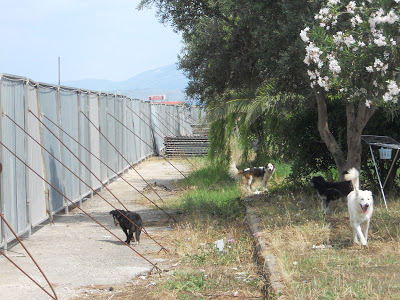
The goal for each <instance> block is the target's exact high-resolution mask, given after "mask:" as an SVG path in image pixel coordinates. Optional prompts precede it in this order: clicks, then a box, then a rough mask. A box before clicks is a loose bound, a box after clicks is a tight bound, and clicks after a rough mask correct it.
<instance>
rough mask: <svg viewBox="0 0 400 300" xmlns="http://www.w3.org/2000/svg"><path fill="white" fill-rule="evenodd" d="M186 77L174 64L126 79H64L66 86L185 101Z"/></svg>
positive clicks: (139, 96)
mask: <svg viewBox="0 0 400 300" xmlns="http://www.w3.org/2000/svg"><path fill="white" fill-rule="evenodd" d="M187 83H188V79H187V78H186V77H185V75H183V73H182V71H181V70H178V69H177V67H176V65H175V64H171V65H167V66H164V67H160V68H158V69H154V70H149V71H145V72H142V73H139V74H137V75H135V76H133V77H131V78H129V79H127V80H123V81H111V80H104V79H85V80H76V81H66V82H62V83H61V84H62V85H64V86H68V87H74V88H80V89H86V90H92V91H97V92H107V93H119V94H122V95H126V96H129V97H132V98H139V99H142V100H148V97H149V96H152V95H166V99H167V100H169V101H185V100H186V99H185V94H184V89H185V88H186V85H187Z"/></svg>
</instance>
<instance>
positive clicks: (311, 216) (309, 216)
mask: <svg viewBox="0 0 400 300" xmlns="http://www.w3.org/2000/svg"><path fill="white" fill-rule="evenodd" d="M279 181H283V180H282V179H280V180H279ZM374 196H375V209H374V214H373V217H372V221H371V227H370V231H369V238H368V246H367V247H363V246H359V245H354V244H353V242H352V232H351V228H350V223H349V217H348V211H347V205H346V204H345V203H344V201H343V202H342V201H336V202H334V203H332V204H333V205H332V206H331V209H330V212H328V214H327V215H326V216H325V215H323V214H322V213H321V211H320V202H319V200H317V197H316V195H315V191H313V190H311V189H310V190H308V189H303V190H302V191H299V190H298V189H296V190H295V189H290V188H287V187H285V186H283V185H281V186H279V187H276V188H274V189H273V190H272V191H271V193H270V194H269V195H266V196H265V197H264V198H263V199H262V200H261V201H259V202H258V203H255V204H254V205H256V206H257V208H258V211H259V214H260V216H261V219H262V223H263V226H264V228H265V230H264V231H263V233H262V235H263V237H264V239H265V241H266V244H267V248H268V251H269V252H270V253H272V254H274V255H275V257H276V261H277V263H278V266H279V268H280V272H281V274H282V276H283V280H284V284H285V285H286V291H287V293H288V296H289V298H290V299H400V283H399V280H398V278H399V276H400V226H399V225H400V201H399V199H392V200H389V211H388V212H387V211H386V209H385V206H384V204H383V203H382V202H383V201H382V200H381V199H379V197H378V196H377V195H374Z"/></svg>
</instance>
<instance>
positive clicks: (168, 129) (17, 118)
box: [0, 74, 204, 248]
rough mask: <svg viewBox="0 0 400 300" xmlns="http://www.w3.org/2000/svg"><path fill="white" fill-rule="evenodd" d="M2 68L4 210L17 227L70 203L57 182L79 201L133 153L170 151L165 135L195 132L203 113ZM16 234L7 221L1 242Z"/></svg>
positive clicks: (136, 156)
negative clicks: (5, 71) (40, 79)
mask: <svg viewBox="0 0 400 300" xmlns="http://www.w3.org/2000/svg"><path fill="white" fill-rule="evenodd" d="M0 76H1V77H0V105H1V112H2V114H1V116H0V118H1V120H0V141H1V147H0V162H1V164H2V172H1V174H0V213H2V214H3V216H4V217H5V219H6V220H7V222H8V223H9V224H10V225H11V227H12V228H13V230H14V231H15V232H17V233H18V235H21V234H24V233H27V234H28V235H29V234H30V233H31V229H32V228H33V227H34V226H36V225H38V224H40V223H42V222H43V221H45V220H47V219H48V218H49V217H51V216H52V215H53V214H55V213H57V212H59V211H61V210H63V209H68V204H69V203H68V202H67V201H66V200H65V199H64V197H63V196H62V195H60V193H58V192H57V191H56V190H55V189H54V188H52V187H51V186H50V184H51V185H52V186H53V187H55V188H56V189H58V190H59V191H61V192H62V193H63V194H64V195H65V196H66V197H67V198H68V199H71V200H73V201H74V202H80V201H82V199H84V198H85V197H87V196H89V195H91V193H92V189H94V190H97V189H99V188H100V187H101V186H102V184H103V183H107V182H108V181H109V180H111V179H113V178H114V177H115V176H117V175H116V174H115V173H114V172H112V171H111V170H110V169H112V170H114V171H116V172H117V173H121V172H123V171H124V170H126V169H127V168H129V164H128V163H127V162H126V160H128V161H129V162H130V163H131V164H136V163H139V162H140V161H142V160H143V159H145V158H146V157H148V156H151V155H153V154H154V153H155V152H154V150H155V149H156V151H158V152H161V151H163V148H164V140H163V138H164V137H165V136H173V135H174V136H180V135H183V136H188V135H191V134H192V129H191V127H190V126H189V125H188V122H190V123H196V122H197V123H200V118H202V117H204V114H203V116H201V109H200V108H198V107H183V106H172V105H163V104H158V105H157V104H150V103H149V102H148V101H142V100H139V99H132V98H129V97H126V96H123V95H117V94H107V93H98V92H93V91H88V90H77V89H73V88H68V87H63V86H61V87H60V86H54V85H49V84H43V83H37V82H34V81H31V80H29V79H27V78H23V77H17V76H12V75H5V74H0ZM117 120H118V121H119V122H121V123H122V124H123V125H121V123H119V122H118V121H117ZM124 126H126V127H124ZM128 129H129V130H128ZM155 130H156V131H157V134H154V132H153V131H155ZM132 131H133V132H134V133H135V134H133V133H132ZM143 141H144V142H143ZM79 144H80V145H79ZM149 145H154V146H153V147H149ZM85 148H86V149H88V150H89V151H90V152H91V153H92V154H93V155H92V154H90V153H89V152H88V151H87V150H86V149H85ZM116 149H117V150H116ZM118 152H119V153H121V154H122V155H123V157H122V155H120V154H119V153H118ZM96 157H97V158H100V160H101V161H102V162H104V164H103V163H101V162H100V160H99V159H97V158H96ZM125 159H126V160H125ZM59 161H61V162H62V163H63V164H64V165H65V167H64V166H63V165H62V164H61V163H60V162H59ZM105 165H108V166H109V167H110V168H107V167H106V166H105ZM67 168H68V169H69V170H71V171H72V172H73V173H75V174H77V175H78V176H79V177H80V178H81V179H82V181H84V182H86V183H89V186H90V187H91V188H92V189H90V188H89V187H88V186H87V185H85V184H84V183H82V182H81V180H79V179H78V178H77V177H76V176H75V175H73V174H72V173H71V172H70V171H69V170H68V169H67ZM89 170H90V171H89ZM35 173H36V174H35ZM41 177H43V178H41ZM43 179H45V180H46V181H47V182H48V183H49V184H48V183H46V182H45V180H43ZM100 181H101V182H100ZM13 239H14V236H13V235H12V233H11V232H10V230H9V229H8V228H7V227H6V226H5V225H4V224H3V222H1V221H0V247H4V248H6V247H7V243H9V242H10V241H11V240H13Z"/></svg>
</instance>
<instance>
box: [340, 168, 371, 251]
mask: <svg viewBox="0 0 400 300" xmlns="http://www.w3.org/2000/svg"><path fill="white" fill-rule="evenodd" d="M359 177H360V173H359V172H358V170H357V169H355V168H352V169H350V170H349V171H348V172H347V174H345V175H344V178H345V179H347V180H351V182H352V183H353V186H354V190H353V191H352V192H351V193H350V194H348V195H347V207H348V209H349V215H350V226H351V228H352V229H353V238H354V243H356V244H358V243H359V241H360V242H361V244H362V245H363V246H366V245H367V240H368V229H369V223H370V221H371V217H372V213H373V211H374V200H373V198H372V192H371V191H366V190H360V181H359Z"/></svg>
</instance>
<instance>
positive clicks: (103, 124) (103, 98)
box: [98, 94, 114, 182]
mask: <svg viewBox="0 0 400 300" xmlns="http://www.w3.org/2000/svg"><path fill="white" fill-rule="evenodd" d="M107 98H108V95H105V94H102V95H100V100H99V107H100V116H99V117H100V119H99V125H100V130H101V131H102V132H107V126H108V125H107V120H108V118H109V117H108V109H107V103H108V100H107ZM98 157H99V158H100V160H101V161H102V162H103V163H101V165H100V173H101V181H102V182H105V181H106V180H107V178H108V177H109V176H110V175H108V174H109V173H110V174H114V173H113V172H112V171H111V170H109V168H108V147H107V141H106V139H105V138H104V136H103V135H100V156H98Z"/></svg>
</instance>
